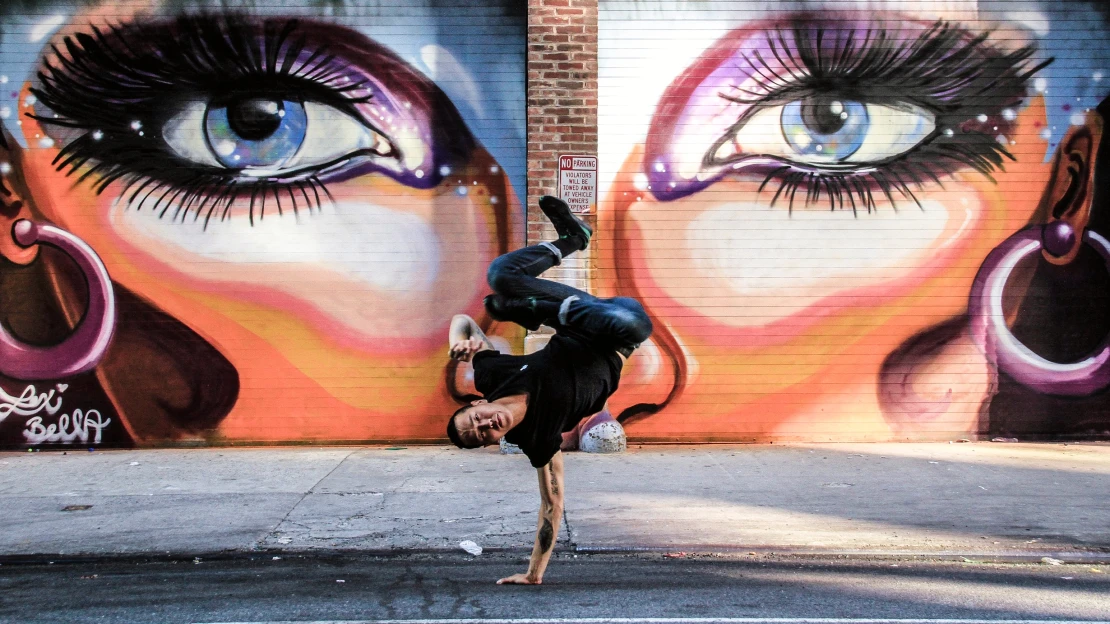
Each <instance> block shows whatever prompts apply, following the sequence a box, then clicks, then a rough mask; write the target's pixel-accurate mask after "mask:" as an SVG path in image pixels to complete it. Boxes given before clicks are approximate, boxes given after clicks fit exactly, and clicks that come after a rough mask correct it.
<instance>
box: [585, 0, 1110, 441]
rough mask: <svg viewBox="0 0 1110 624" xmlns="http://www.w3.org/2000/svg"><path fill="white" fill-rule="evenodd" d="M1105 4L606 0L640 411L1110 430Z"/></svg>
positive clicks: (752, 436) (609, 195) (610, 287)
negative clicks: (643, 324) (643, 336)
mask: <svg viewBox="0 0 1110 624" xmlns="http://www.w3.org/2000/svg"><path fill="white" fill-rule="evenodd" d="M865 4H866V6H864V5H865ZM1107 18H1108V15H1107V10H1106V8H1105V5H1102V4H1101V3H1091V2H1079V1H1077V2H1040V1H1033V0H1029V1H1026V0H1013V1H1011V0H1007V1H997V2H994V1H979V2H972V1H967V2H961V1H956V2H947V3H933V2H922V3H920V8H919V9H916V10H915V4H914V3H912V2H867V3H856V2H852V1H849V0H828V1H824V2H774V3H770V2H754V1H753V2H744V1H736V2H713V3H700V2H668V1H660V2H653V3H643V2H636V1H633V0H601V2H600V4H599V113H598V116H599V119H600V120H602V121H601V122H600V124H599V137H600V139H599V153H600V156H601V158H600V160H601V166H602V169H603V170H602V171H601V173H600V176H601V184H602V188H601V189H600V193H601V195H602V197H603V199H602V201H601V202H600V203H599V219H600V223H601V228H600V232H599V243H598V247H599V249H600V250H601V251H600V259H599V262H598V266H599V275H600V277H599V280H600V290H601V291H602V293H603V294H605V295H617V294H619V295H624V296H631V297H636V298H638V299H640V300H641V301H643V302H644V303H645V306H646V307H647V309H648V311H649V313H650V314H651V316H652V319H653V322H654V324H655V327H656V332H655V335H654V336H653V343H652V344H650V345H647V346H646V347H645V348H643V349H641V351H642V353H641V354H640V355H638V356H637V357H636V358H633V360H632V361H631V362H630V363H629V368H628V369H626V373H625V375H624V378H623V380H622V391H621V394H619V395H617V396H616V397H614V399H613V400H611V406H612V407H613V409H614V411H615V412H620V413H621V417H620V419H621V420H622V422H624V423H625V425H626V426H627V427H628V431H629V435H630V436H633V437H638V438H640V439H648V440H651V439H655V440H676V439H677V440H769V439H771V440H775V439H785V440H790V439H804V440H889V439H893V440H899V439H921V440H927V439H952V438H954V437H957V438H959V437H969V436H974V435H987V436H1021V437H1032V436H1052V435H1080V436H1090V435H1110V398H1108V394H1107V392H1106V387H1107V386H1108V385H1110V347H1108V341H1107V336H1108V335H1110V297H1108V294H1110V290H1108V288H1110V279H1108V278H1107V271H1106V268H1105V267H1106V266H1107V264H1108V263H1110V243H1108V242H1107V238H1106V237H1107V236H1110V214H1107V213H1108V212H1110V205H1106V197H1107V194H1108V193H1110V186H1108V185H1110V178H1108V177H1107V174H1106V173H1103V168H1104V167H1106V165H1107V163H1106V158H1105V157H1103V158H1098V156H1099V153H1100V152H1104V151H1105V150H1106V149H1107V148H1104V147H1102V145H1103V144H1102V143H1101V138H1102V133H1103V129H1104V125H1105V122H1106V120H1107V119H1110V110H1107V104H1106V103H1105V102H1104V98H1105V97H1106V96H1107V94H1108V93H1110V36H1108V35H1107V32H1108V28H1107V25H1108V21H1107ZM1100 103H1102V104H1103V107H1102V108H1101V109H1100V108H1099V105H1100ZM1104 156H1105V155H1104Z"/></svg>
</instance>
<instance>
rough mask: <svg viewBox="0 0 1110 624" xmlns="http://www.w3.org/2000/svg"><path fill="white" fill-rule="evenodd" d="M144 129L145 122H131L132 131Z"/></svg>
mask: <svg viewBox="0 0 1110 624" xmlns="http://www.w3.org/2000/svg"><path fill="white" fill-rule="evenodd" d="M142 128H143V122H141V121H139V120H135V121H132V122H131V129H132V130H142Z"/></svg>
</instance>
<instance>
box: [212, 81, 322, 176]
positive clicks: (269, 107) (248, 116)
mask: <svg viewBox="0 0 1110 624" xmlns="http://www.w3.org/2000/svg"><path fill="white" fill-rule="evenodd" d="M307 128H308V116H307V115H306V114H305V110H304V104H302V103H300V102H294V101H291V100H283V99H280V98H266V97H249V98H240V99H237V100H233V101H231V102H228V103H227V105H225V106H209V107H208V110H207V111H206V112H205V120H204V130H205V137H206V138H207V140H208V146H209V148H210V149H211V150H212V153H213V154H215V155H216V159H217V160H219V161H220V163H221V164H223V165H224V166H226V167H228V168H230V169H246V168H252V167H257V168H267V169H269V168H277V167H280V166H281V165H282V164H283V163H285V162H286V161H288V160H289V159H291V158H292V157H293V156H294V155H295V154H296V153H297V150H299V149H300V148H301V144H302V143H304V137H305V132H306V131H307Z"/></svg>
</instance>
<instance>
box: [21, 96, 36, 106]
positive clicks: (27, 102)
mask: <svg viewBox="0 0 1110 624" xmlns="http://www.w3.org/2000/svg"><path fill="white" fill-rule="evenodd" d="M38 101H39V99H38V98H37V97H35V96H34V95H28V96H27V97H25V98H23V105H24V106H34V105H35V104H36V103H37V102H38Z"/></svg>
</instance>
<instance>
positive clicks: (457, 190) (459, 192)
mask: <svg viewBox="0 0 1110 624" xmlns="http://www.w3.org/2000/svg"><path fill="white" fill-rule="evenodd" d="M468 192H469V190H468V189H467V188H466V187H465V186H457V187H455V194H456V195H458V196H460V197H463V196H465V195H466V194H467V193H468Z"/></svg>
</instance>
